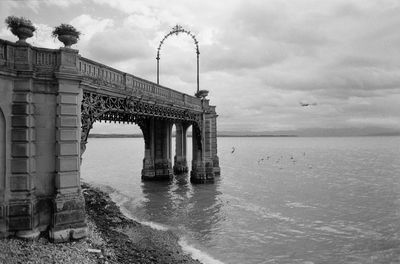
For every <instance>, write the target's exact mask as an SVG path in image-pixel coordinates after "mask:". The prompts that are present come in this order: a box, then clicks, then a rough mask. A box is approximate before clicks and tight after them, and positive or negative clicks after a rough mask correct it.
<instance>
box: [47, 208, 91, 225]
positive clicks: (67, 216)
mask: <svg viewBox="0 0 400 264" xmlns="http://www.w3.org/2000/svg"><path fill="white" fill-rule="evenodd" d="M85 217H86V216H85V211H84V210H73V211H67V212H62V213H56V214H55V217H54V218H55V219H54V222H55V225H64V224H71V223H79V222H84V221H85Z"/></svg>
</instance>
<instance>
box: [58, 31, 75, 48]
mask: <svg viewBox="0 0 400 264" xmlns="http://www.w3.org/2000/svg"><path fill="white" fill-rule="evenodd" d="M57 38H58V40H59V41H61V42H62V43H63V44H64V46H65V47H66V48H71V45H74V44H76V43H77V42H78V37H76V36H74V35H67V34H65V35H59V36H58V37H57Z"/></svg>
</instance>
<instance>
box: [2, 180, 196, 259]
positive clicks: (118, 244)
mask: <svg viewBox="0 0 400 264" xmlns="http://www.w3.org/2000/svg"><path fill="white" fill-rule="evenodd" d="M81 186H82V193H83V195H84V197H85V204H86V215H87V222H88V236H87V237H86V238H83V239H81V240H77V241H72V242H67V243H59V244H54V243H51V242H49V240H48V237H46V236H44V235H41V236H40V238H39V239H37V240H33V241H30V240H21V239H17V238H12V237H11V238H7V239H1V240H0V263H5V264H14V263H24V262H26V263H62V264H69V263H71V264H72V263H83V264H86V263H88V264H89V263H90V264H91V263H110V264H111V263H122V264H128V263H129V264H130V263H144V264H147V263H179V264H180V263H189V264H201V262H200V261H198V260H194V259H193V258H192V257H191V256H190V255H188V254H187V253H185V252H184V251H183V249H182V247H181V246H180V245H179V238H178V237H177V236H176V235H175V234H173V233H172V232H171V231H168V230H167V231H162V230H156V229H153V228H151V227H149V226H146V225H143V224H141V223H138V222H136V221H134V220H132V219H130V218H128V217H127V216H125V215H124V214H123V213H122V212H121V209H120V208H119V207H118V206H117V205H116V203H115V202H114V201H112V199H111V198H110V196H109V194H108V193H106V192H104V191H102V190H101V189H100V188H98V187H94V186H92V185H89V184H87V183H82V184H81Z"/></svg>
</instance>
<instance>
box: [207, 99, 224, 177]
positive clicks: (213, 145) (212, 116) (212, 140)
mask: <svg viewBox="0 0 400 264" xmlns="http://www.w3.org/2000/svg"><path fill="white" fill-rule="evenodd" d="M217 117H218V115H217V114H216V112H215V106H210V111H209V112H208V113H207V115H206V120H207V121H208V122H209V125H208V126H207V127H206V134H207V135H208V137H209V148H210V154H209V155H210V159H211V162H212V168H213V173H214V176H220V175H221V169H220V167H219V158H218V154H217V153H218V152H217Z"/></svg>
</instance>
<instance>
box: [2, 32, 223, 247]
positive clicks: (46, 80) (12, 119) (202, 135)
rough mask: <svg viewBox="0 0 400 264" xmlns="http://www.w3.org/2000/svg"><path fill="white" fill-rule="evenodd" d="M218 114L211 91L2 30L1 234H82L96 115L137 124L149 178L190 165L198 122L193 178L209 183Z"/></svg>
mask: <svg viewBox="0 0 400 264" xmlns="http://www.w3.org/2000/svg"><path fill="white" fill-rule="evenodd" d="M216 118H217V114H216V112H215V107H214V106H210V105H209V101H208V99H205V98H202V99H200V98H197V97H194V96H190V95H187V94H183V93H180V92H177V91H174V90H172V89H170V88H167V87H163V86H160V85H158V84H155V83H152V82H150V81H147V80H144V79H141V78H138V77H136V76H134V75H131V74H128V73H124V72H121V71H119V70H116V69H113V68H111V67H108V66H107V65H103V64H101V63H97V62H94V61H92V60H89V59H86V58H84V57H82V56H80V55H79V52H78V51H77V50H74V49H70V48H60V49H45V48H37V47H33V46H30V45H29V44H24V45H21V44H16V43H12V42H10V41H5V40H1V39H0V238H2V237H8V236H10V235H15V236H17V237H21V238H28V239H30V238H36V237H38V236H39V234H40V233H41V232H48V235H49V237H50V238H51V239H52V240H53V241H55V242H62V241H69V240H71V239H79V238H82V237H84V236H86V234H87V226H86V219H85V206H84V205H85V203H84V199H83V196H82V193H81V187H80V177H81V175H80V165H81V162H82V154H83V152H84V150H85V147H86V143H87V139H88V135H89V132H90V129H91V128H92V125H93V123H94V122H96V121H111V122H127V123H132V124H137V125H138V126H139V127H140V128H141V130H142V132H143V137H144V145H145V147H144V159H143V170H142V179H143V180H168V179H171V178H172V177H173V171H175V173H176V174H178V173H185V172H187V171H188V161H187V157H186V154H187V153H186V148H187V136H186V134H187V130H188V128H189V127H192V130H193V135H192V144H193V160H192V170H191V173H190V175H191V176H190V177H191V181H192V182H194V183H206V182H213V181H214V178H215V177H216V176H218V175H219V174H220V168H219V164H218V156H217V127H216ZM173 125H175V126H176V146H174V147H175V148H176V155H175V157H174V158H173V161H174V167H173V168H172V151H171V150H172V147H173V146H172V135H171V134H172V126H173ZM111 154H113V153H111ZM113 155H114V154H113ZM115 155H118V153H115ZM83 161H84V159H83Z"/></svg>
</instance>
